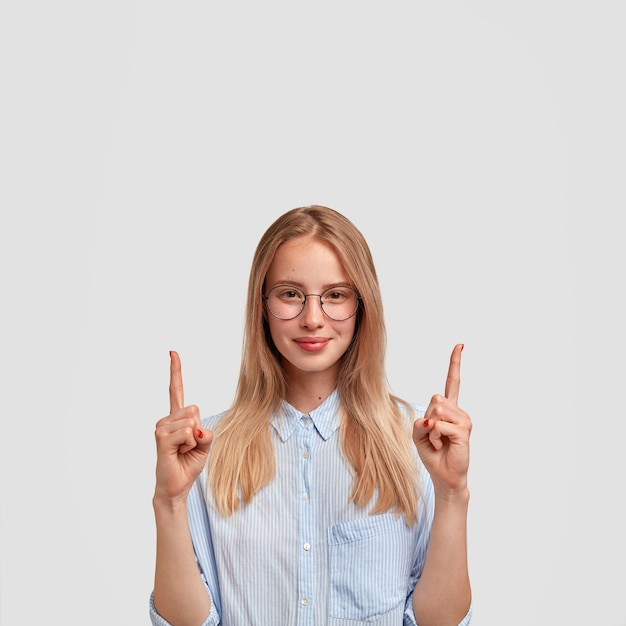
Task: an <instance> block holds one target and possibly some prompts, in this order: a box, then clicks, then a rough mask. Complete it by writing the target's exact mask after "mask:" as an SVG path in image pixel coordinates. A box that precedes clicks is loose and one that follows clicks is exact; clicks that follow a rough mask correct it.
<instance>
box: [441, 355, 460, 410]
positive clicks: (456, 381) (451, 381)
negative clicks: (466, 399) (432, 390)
mask: <svg viewBox="0 0 626 626" xmlns="http://www.w3.org/2000/svg"><path fill="white" fill-rule="evenodd" d="M462 351H463V344H462V343H458V344H457V345H456V346H454V350H452V354H451V355H450V367H449V368H448V377H447V378H446V393H445V395H446V398H448V400H452V402H454V404H458V403H459V387H460V386H461V352H462Z"/></svg>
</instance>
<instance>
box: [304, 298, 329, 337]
mask: <svg viewBox="0 0 626 626" xmlns="http://www.w3.org/2000/svg"><path fill="white" fill-rule="evenodd" d="M324 317H325V316H324V311H323V310H322V296H320V295H318V294H316V293H309V294H306V295H305V296H304V308H303V310H302V314H301V315H300V320H301V323H302V325H303V326H306V327H308V328H312V327H318V328H319V327H320V326H322V325H323V324H324Z"/></svg>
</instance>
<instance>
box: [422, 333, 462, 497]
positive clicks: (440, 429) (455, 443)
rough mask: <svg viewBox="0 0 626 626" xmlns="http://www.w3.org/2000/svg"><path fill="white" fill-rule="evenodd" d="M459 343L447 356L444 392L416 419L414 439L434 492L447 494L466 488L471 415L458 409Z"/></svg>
mask: <svg viewBox="0 0 626 626" xmlns="http://www.w3.org/2000/svg"><path fill="white" fill-rule="evenodd" d="M462 350H463V345H462V344H457V345H456V346H455V347H454V350H453V351H452V355H451V356H450V367H449V369H448V378H447V379H446V387H445V395H444V396H441V395H439V394H437V395H434V396H433V397H432V399H431V401H430V404H429V405H428V408H427V409H426V413H425V414H424V417H423V418H419V419H417V420H415V424H414V425H413V441H414V443H415V446H416V447H417V451H418V452H419V455H420V457H421V459H422V462H423V463H424V465H425V467H426V469H427V470H428V473H429V474H430V476H431V478H432V480H433V485H434V487H435V493H437V492H439V493H441V492H444V493H446V494H449V495H453V494H456V493H460V492H462V491H465V490H466V489H467V470H468V468H469V438H470V433H471V431H472V421H471V419H470V416H469V415H468V414H467V413H466V412H465V411H463V410H462V409H460V408H459V406H458V398H459V387H460V383H461V351H462Z"/></svg>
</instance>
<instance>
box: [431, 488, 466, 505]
mask: <svg viewBox="0 0 626 626" xmlns="http://www.w3.org/2000/svg"><path fill="white" fill-rule="evenodd" d="M434 488H435V499H436V500H437V501H438V502H441V503H444V502H445V503H447V504H451V505H462V506H466V507H467V505H468V504H469V499H470V492H469V489H468V487H467V485H465V486H463V487H455V488H450V487H448V486H445V485H443V486H441V487H437V485H435V486H434Z"/></svg>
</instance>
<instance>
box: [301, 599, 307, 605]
mask: <svg viewBox="0 0 626 626" xmlns="http://www.w3.org/2000/svg"><path fill="white" fill-rule="evenodd" d="M300 604H302V606H307V605H308V604H309V599H308V598H302V600H300Z"/></svg>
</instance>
